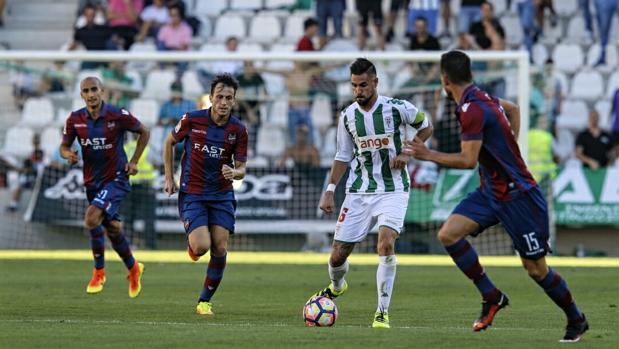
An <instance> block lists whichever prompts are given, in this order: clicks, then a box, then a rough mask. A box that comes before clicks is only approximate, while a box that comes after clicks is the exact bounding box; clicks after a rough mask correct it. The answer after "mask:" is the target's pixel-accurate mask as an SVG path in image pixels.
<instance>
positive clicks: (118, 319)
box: [0, 260, 619, 349]
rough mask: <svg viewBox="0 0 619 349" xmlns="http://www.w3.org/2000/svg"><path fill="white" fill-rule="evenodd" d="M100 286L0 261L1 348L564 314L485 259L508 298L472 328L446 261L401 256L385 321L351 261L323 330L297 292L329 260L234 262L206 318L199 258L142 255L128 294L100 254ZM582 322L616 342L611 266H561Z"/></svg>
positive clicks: (513, 340)
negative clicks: (137, 287) (307, 315)
mask: <svg viewBox="0 0 619 349" xmlns="http://www.w3.org/2000/svg"><path fill="white" fill-rule="evenodd" d="M107 266H108V271H107V275H108V278H107V283H106V285H105V289H104V290H103V292H102V293H101V294H98V295H87V294H86V292H85V287H86V283H87V281H88V279H89V277H90V272H91V269H90V268H91V263H89V262H82V261H40V260H39V261H32V260H25V261H15V260H0V275H2V278H1V279H0V348H36V347H39V348H95V347H109V348H120V347H121V346H122V347H125V348H131V349H134V348H192V347H201V348H295V349H297V348H338V349H340V348H361V347H367V348H385V349H391V348H434V347H441V348H445V347H454V348H455V347H458V348H552V347H562V346H564V345H560V344H559V343H557V340H558V339H559V338H560V337H561V336H562V335H563V327H564V325H565V323H564V321H565V320H564V316H563V313H562V312H561V311H560V310H559V309H558V308H557V307H556V306H555V305H554V304H553V303H552V302H551V301H550V300H549V299H548V298H547V297H546V296H545V294H544V293H543V291H542V290H541V289H540V288H539V287H538V286H537V285H536V284H535V283H534V282H532V281H531V280H530V279H529V278H528V277H527V275H526V273H525V271H524V270H522V269H521V268H488V269H487V271H488V273H489V275H490V276H491V277H492V279H493V280H494V281H495V283H496V284H497V285H498V286H499V287H501V288H502V289H503V290H504V291H505V292H506V293H507V294H508V295H509V296H510V300H511V306H510V307H508V308H507V309H506V310H504V311H501V313H499V315H498V316H497V318H496V319H495V323H494V326H493V327H492V328H490V329H489V330H488V331H486V332H483V333H474V332H472V331H471V324H472V322H473V320H474V319H475V317H476V316H477V315H478V312H479V309H480V305H479V296H478V295H477V292H476V290H475V289H474V287H473V285H472V284H471V283H470V282H469V281H468V280H467V279H466V278H465V277H464V276H463V275H461V274H460V272H459V271H458V270H457V269H456V268H455V267H424V266H400V267H398V274H397V280H396V286H395V291H394V297H393V300H392V304H391V309H390V317H391V322H392V329H391V330H375V329H372V328H370V327H369V325H370V323H371V320H372V316H373V314H374V310H375V307H376V291H375V288H376V286H375V270H376V268H375V267H372V266H352V267H351V270H350V273H349V275H348V277H347V279H348V281H349V284H350V289H349V292H348V293H347V294H346V295H344V296H342V297H341V298H339V299H338V300H337V305H338V308H339V312H340V318H339V319H338V321H337V323H336V325H335V326H334V327H332V328H308V327H305V326H304V325H303V322H302V319H301V308H302V305H303V303H304V302H305V300H306V299H307V298H308V297H309V296H310V295H311V294H312V293H313V292H315V291H316V290H317V289H319V288H321V287H324V286H325V285H326V284H327V282H328V277H327V271H326V266H318V265H310V266H299V265H295V266H291V265H268V266H261V265H239V264H236V265H235V264H231V265H228V267H227V269H226V274H225V277H224V280H223V283H222V284H221V286H220V288H219V290H218V292H217V294H216V295H215V297H214V299H213V301H214V311H215V312H216V315H215V316H214V317H199V316H197V315H195V314H194V313H193V311H194V306H195V303H196V298H197V296H198V294H199V291H200V289H201V287H202V281H203V277H204V269H205V267H206V264H205V263H200V264H191V263H189V262H188V263H147V264H146V271H145V275H144V279H143V290H142V294H141V295H140V296H139V297H138V298H137V299H129V297H128V296H127V282H126V280H125V273H126V271H125V269H124V266H123V265H122V264H120V263H117V262H109V263H108V265H107ZM558 271H559V272H560V273H561V274H562V275H563V276H565V277H566V279H567V280H568V283H569V285H570V286H571V289H572V292H573V294H574V295H575V297H576V299H577V301H578V304H579V305H580V307H581V308H582V309H583V310H584V311H585V312H586V314H587V316H588V318H589V322H590V324H591V329H590V331H589V332H588V333H587V334H586V335H585V337H584V339H583V340H582V341H581V342H580V343H579V344H577V345H578V347H580V348H617V347H618V343H619V308H618V307H617V305H618V303H619V300H618V299H617V297H618V296H619V293H618V292H617V291H618V290H619V270H618V269H616V268H559V269H558Z"/></svg>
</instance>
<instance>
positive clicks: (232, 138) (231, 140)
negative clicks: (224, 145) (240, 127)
mask: <svg viewBox="0 0 619 349" xmlns="http://www.w3.org/2000/svg"><path fill="white" fill-rule="evenodd" d="M235 141H236V133H231V134H229V135H228V142H230V143H233V142H235Z"/></svg>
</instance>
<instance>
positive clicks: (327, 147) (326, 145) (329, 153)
mask: <svg viewBox="0 0 619 349" xmlns="http://www.w3.org/2000/svg"><path fill="white" fill-rule="evenodd" d="M336 135H337V127H335V126H333V127H329V128H328V129H327V131H326V132H325V136H324V138H323V140H322V147H320V148H319V149H320V157H321V158H322V159H325V160H329V161H332V160H333V157H335V152H336V148H337V147H336Z"/></svg>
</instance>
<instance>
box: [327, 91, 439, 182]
mask: <svg viewBox="0 0 619 349" xmlns="http://www.w3.org/2000/svg"><path fill="white" fill-rule="evenodd" d="M406 125H410V126H412V127H414V128H415V129H417V131H419V130H421V129H424V128H426V127H428V126H429V125H430V120H429V119H428V118H427V117H426V116H425V115H424V113H423V112H420V111H419V110H418V109H417V108H416V107H415V106H414V105H412V104H411V103H409V102H407V101H403V100H399V99H394V98H390V97H385V96H378V99H377V100H376V103H375V104H374V106H373V107H372V109H370V111H367V112H366V111H364V110H363V109H361V107H359V104H357V102H355V103H353V104H351V105H350V106H348V107H347V108H346V109H344V110H343V111H342V114H341V115H340V119H339V122H338V126H337V152H336V154H335V160H337V161H342V162H349V163H350V168H351V170H350V173H349V175H348V180H347V181H346V192H347V193H361V194H374V193H388V192H407V191H408V188H409V183H410V180H409V176H408V171H407V170H406V169H402V170H392V169H391V168H390V167H389V161H390V160H391V159H394V158H395V157H396V156H397V155H398V154H400V152H401V148H402V142H403V141H404V140H405V139H406V135H407V132H406Z"/></svg>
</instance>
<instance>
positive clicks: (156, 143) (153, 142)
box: [148, 126, 167, 165]
mask: <svg viewBox="0 0 619 349" xmlns="http://www.w3.org/2000/svg"><path fill="white" fill-rule="evenodd" d="M165 130H166V128H165V127H163V126H155V127H153V128H151V129H150V138H149V140H148V146H149V147H150V152H149V153H148V155H149V158H148V161H151V162H152V163H153V164H156V165H161V164H163V142H164V140H165V138H166V136H167V135H166V134H165Z"/></svg>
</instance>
